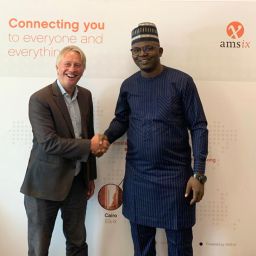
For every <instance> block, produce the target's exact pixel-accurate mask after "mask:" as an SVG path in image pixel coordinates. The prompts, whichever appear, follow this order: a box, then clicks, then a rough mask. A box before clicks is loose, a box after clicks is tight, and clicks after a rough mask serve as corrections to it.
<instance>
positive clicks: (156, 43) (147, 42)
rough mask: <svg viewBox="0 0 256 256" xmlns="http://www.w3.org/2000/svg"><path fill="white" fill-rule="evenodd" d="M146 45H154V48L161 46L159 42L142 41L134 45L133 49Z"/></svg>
mask: <svg viewBox="0 0 256 256" xmlns="http://www.w3.org/2000/svg"><path fill="white" fill-rule="evenodd" d="M146 45H152V46H160V45H159V43H158V42H155V41H140V42H136V43H134V44H133V45H132V47H133V48H134V47H143V46H146Z"/></svg>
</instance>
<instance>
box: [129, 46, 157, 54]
mask: <svg viewBox="0 0 256 256" xmlns="http://www.w3.org/2000/svg"><path fill="white" fill-rule="evenodd" d="M156 48H158V47H157V46H153V45H145V46H143V47H141V48H140V47H134V48H132V49H131V52H132V55H136V56H137V55H140V54H141V52H142V51H143V52H144V53H146V54H148V53H152V52H153V51H154V50H155V49H156Z"/></svg>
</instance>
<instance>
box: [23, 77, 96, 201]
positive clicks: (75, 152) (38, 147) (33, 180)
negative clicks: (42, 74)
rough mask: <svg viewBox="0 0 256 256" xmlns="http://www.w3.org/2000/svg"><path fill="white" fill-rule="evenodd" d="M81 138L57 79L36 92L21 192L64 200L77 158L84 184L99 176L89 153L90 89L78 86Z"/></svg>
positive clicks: (30, 104)
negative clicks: (77, 134) (30, 144)
mask: <svg viewBox="0 0 256 256" xmlns="http://www.w3.org/2000/svg"><path fill="white" fill-rule="evenodd" d="M78 90H79V91H78V96H77V100H78V105H79V108H80V113H81V123H82V139H76V138H75V134H74V130H73V126H72V122H71V119H70V116H69V112H68V109H67V106H66V103H65V101H64V98H63V95H62V94H61V92H60V89H59V87H58V85H57V82H56V81H55V82H54V83H53V84H51V85H48V86H46V87H44V88H43V89H41V90H39V91H37V92H35V93H34V94H33V95H32V96H31V97H30V100H29V119H30V123H31V126H32V132H33V147H32V150H31V154H30V158H29V162H28V167H27V171H26V175H25V178H24V181H23V184H22V186H21V192H22V193H23V194H25V195H29V196H33V197H36V198H41V199H47V200H54V201H62V200H64V199H65V198H66V196H67V195H68V193H69V190H70V188H71V185H72V181H73V179H74V173H75V167H76V161H77V160H79V159H81V158H82V157H84V156H86V155H89V157H88V160H87V162H85V163H82V165H81V172H82V175H83V179H84V181H85V184H88V181H89V180H93V179H96V160H95V157H94V156H93V155H92V154H90V140H89V139H90V138H92V137H93V135H94V127H93V104H92V96H91V93H90V91H88V90H87V89H85V88H82V87H79V86H78Z"/></svg>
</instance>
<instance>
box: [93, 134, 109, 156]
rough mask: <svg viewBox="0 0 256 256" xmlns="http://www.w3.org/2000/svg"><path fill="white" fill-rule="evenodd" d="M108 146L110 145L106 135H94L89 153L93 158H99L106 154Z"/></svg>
mask: <svg viewBox="0 0 256 256" xmlns="http://www.w3.org/2000/svg"><path fill="white" fill-rule="evenodd" d="M109 145H110V143H109V141H108V138H107V136H106V135H104V134H96V135H94V136H93V137H92V139H91V152H92V153H93V154H94V155H95V156H97V157H100V156H102V155H103V154H104V153H106V152H107V150H108V148H109Z"/></svg>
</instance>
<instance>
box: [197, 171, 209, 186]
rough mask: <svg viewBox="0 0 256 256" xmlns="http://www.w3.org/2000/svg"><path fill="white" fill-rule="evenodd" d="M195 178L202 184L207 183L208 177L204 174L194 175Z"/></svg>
mask: <svg viewBox="0 0 256 256" xmlns="http://www.w3.org/2000/svg"><path fill="white" fill-rule="evenodd" d="M194 178H195V179H197V180H198V181H199V182H200V183H201V184H204V183H205V182H206V181H207V177H206V176H205V175H204V174H202V173H198V172H197V173H194Z"/></svg>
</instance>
